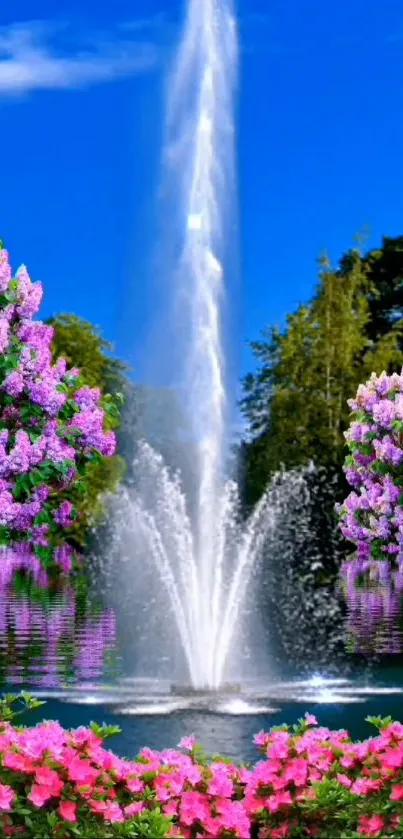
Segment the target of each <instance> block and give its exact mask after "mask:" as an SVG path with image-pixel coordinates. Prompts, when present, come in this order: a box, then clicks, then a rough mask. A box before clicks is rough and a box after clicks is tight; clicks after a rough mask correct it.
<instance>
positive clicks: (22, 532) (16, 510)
mask: <svg viewBox="0 0 403 839" xmlns="http://www.w3.org/2000/svg"><path fill="white" fill-rule="evenodd" d="M41 299H42V286H41V285H40V284H39V283H32V282H31V280H30V277H29V275H28V273H27V270H26V268H25V267H24V266H23V267H22V268H20V269H19V271H17V274H16V276H15V277H14V278H13V277H12V273H11V267H10V263H9V259H8V254H7V251H5V250H4V249H1V250H0V545H10V544H15V543H20V542H21V541H29V542H30V544H32V545H34V546H35V547H36V550H37V553H38V554H40V555H41V556H42V558H44V559H46V557H47V551H48V549H49V548H52V547H55V546H56V545H57V544H59V543H60V542H61V540H62V539H63V538H65V534H66V531H68V530H69V529H71V528H73V529H74V523H75V521H76V519H77V509H76V508H75V507H74V505H73V503H72V501H71V500H70V493H71V491H72V488H74V487H76V488H77V487H78V488H79V490H80V492H81V493H85V491H86V485H85V474H86V469H87V468H88V464H89V463H90V464H91V463H96V462H98V461H99V460H100V459H101V458H102V456H111V455H113V453H114V450H115V436H114V433H113V431H112V430H106V425H105V418H106V415H114V414H116V412H117V407H116V405H115V402H114V400H113V399H112V397H109V396H108V395H107V396H105V397H103V398H101V394H100V391H99V389H97V388H90V387H87V386H83V384H82V381H81V379H80V375H79V371H78V370H74V369H72V370H69V369H68V368H67V364H66V362H65V360H64V359H63V358H60V359H58V361H57V362H56V364H53V363H52V351H51V343H52V337H53V329H52V327H50V326H47V325H45V324H44V323H42V322H40V321H34V320H33V317H34V315H35V314H36V312H37V311H38V309H39V305H40V302H41Z"/></svg>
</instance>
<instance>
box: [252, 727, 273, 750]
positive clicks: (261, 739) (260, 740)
mask: <svg viewBox="0 0 403 839" xmlns="http://www.w3.org/2000/svg"><path fill="white" fill-rule="evenodd" d="M269 738H270V735H269V734H267V733H266V731H263V729H262V730H261V731H258V733H257V734H255V736H254V738H253V742H254V744H255V746H258V747H259V748H265V746H267V743H268V742H269Z"/></svg>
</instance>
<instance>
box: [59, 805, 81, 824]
mask: <svg viewBox="0 0 403 839" xmlns="http://www.w3.org/2000/svg"><path fill="white" fill-rule="evenodd" d="M76 811H77V804H76V803H75V802H74V801H61V802H60V804H59V813H60V815H61V817H62V819H65V820H66V821H67V822H76V821H77V816H76Z"/></svg>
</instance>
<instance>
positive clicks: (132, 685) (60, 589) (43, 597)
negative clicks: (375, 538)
mask: <svg viewBox="0 0 403 839" xmlns="http://www.w3.org/2000/svg"><path fill="white" fill-rule="evenodd" d="M378 566H379V563H378ZM379 567H380V566H379ZM365 571H366V569H362V568H357V567H353V568H349V570H348V575H347V576H348V586H347V588H346V591H347V592H348V591H349V592H350V599H348V597H347V607H348V608H347V613H346V618H345V662H344V664H345V666H344V668H341V672H340V674H337V673H335V672H334V670H335V668H334V667H333V668H332V667H331V666H330V665H331V661H329V671H330V672H332V676H329V677H327V676H326V672H327V671H326V668H325V669H323V668H322V670H321V675H319V674H318V673H316V674H315V673H314V671H312V670H311V672H308V673H307V672H303V673H302V675H301V674H299V673H298V672H297V670H296V669H295V668H294V669H293V668H290V669H289V670H288V672H287V671H286V670H285V669H284V667H283V669H282V672H281V671H280V672H279V671H277V672H276V676H275V677H273V679H272V680H271V679H270V678H266V679H264V680H261V681H260V682H259V680H249V681H247V682H245V683H244V684H242V686H241V687H242V689H241V691H240V693H239V694H238V693H237V691H233V693H231V692H227V691H225V690H224V691H223V692H221V693H220V692H219V693H217V694H216V695H210V696H203V695H199V694H194V695H192V694H188V695H186V693H183V692H182V694H181V692H180V691H179V692H177V693H173V692H172V689H171V685H170V683H169V680H165V681H164V680H163V679H159V680H155V679H154V680H153V679H145V678H143V679H140V678H135V677H134V676H133V667H132V662H131V661H130V656H127V650H126V649H125V646H126V643H125V633H124V627H123V629H122V627H120V626H119V620H118V617H119V615H117V614H116V613H115V612H114V610H113V609H112V608H111V607H110V606H109V605H108V603H107V602H105V601H104V599H103V597H102V594H95V591H96V587H91V585H90V584H89V582H88V580H87V578H86V576H85V574H84V573H81V572H80V573H78V574H76V575H74V576H69V575H66V574H61V575H60V576H59V577H56V578H55V577H52V578H51V577H50V575H49V574H47V573H46V572H45V571H44V570H43V568H42V566H41V564H40V562H39V561H38V560H37V559H35V558H33V557H32V556H31V557H30V559H27V557H21V556H12V555H8V556H7V557H4V558H3V559H2V562H1V563H0V678H1V685H2V688H3V689H7V690H10V691H11V692H16V691H19V690H21V689H26V690H29V691H30V692H32V693H34V694H35V695H37V696H39V697H40V698H43V699H44V700H45V701H46V705H45V707H44V708H41V709H39V710H38V711H36V712H34V713H32V714H30V716H29V718H27V721H28V719H29V721H30V722H35V721H36V720H39V719H40V718H42V717H43V716H44V717H45V718H47V719H55V718H57V719H59V720H60V722H61V723H62V724H63V725H65V726H67V727H72V726H77V725H85V724H88V723H89V722H90V721H91V720H96V721H105V722H107V723H114V724H116V723H118V724H119V726H120V727H121V734H120V735H118V736H117V737H116V738H115V741H114V748H115V750H116V751H117V752H118V753H120V754H122V755H128V756H129V755H134V754H135V753H137V751H138V750H139V749H140V748H141V747H142V746H144V745H149V746H150V747H153V748H157V749H158V748H162V747H174V746H176V745H177V744H178V742H179V740H180V739H181V738H182V737H183V736H184V735H185V734H190V733H194V734H195V735H196V737H197V739H198V741H199V742H201V743H202V744H203V746H204V747H205V748H206V750H207V751H209V752H212V753H214V752H217V751H220V753H222V754H225V755H227V756H229V757H232V758H236V759H243V760H247V761H252V760H254V759H255V758H256V756H257V753H256V751H255V748H254V746H253V742H252V740H253V735H254V734H255V733H256V732H257V731H259V730H260V729H262V728H264V729H267V728H270V727H271V726H273V725H278V724H279V723H282V722H286V723H294V722H296V720H297V719H298V718H299V717H301V716H303V714H304V713H305V712H307V711H309V712H311V713H314V714H315V715H316V716H317V718H318V720H319V722H320V723H321V724H323V725H326V726H329V727H331V728H348V729H349V730H350V732H351V733H352V735H353V736H354V737H359V738H361V737H365V736H368V735H369V733H370V727H369V725H368V723H366V722H365V717H366V716H367V715H378V714H380V715H382V716H386V715H389V714H390V715H391V716H392V717H394V718H397V719H398V718H400V716H401V700H402V694H403V678H402V669H401V657H400V652H401V638H402V636H401V631H400V619H401V614H400V611H399V608H400V606H401V599H400V589H399V580H397V579H394V580H393V587H392V588H393V590H391V582H392V581H391V578H390V577H387V575H386V572H385V569H384V570H383V581H382V580H381V581H380V580H379V574H378V578H377V579H374V572H373V569H372V571H370V573H371V574H372V577H371V579H370V580H369V578H368V579H365V577H364V578H363V573H364V574H365ZM367 571H368V569H367ZM344 579H346V575H344ZM353 580H354V581H355V584H354V585H353V582H352V581H353ZM368 582H370V583H371V586H370V587H369V588H368ZM352 650H354V652H352ZM322 660H323V659H322Z"/></svg>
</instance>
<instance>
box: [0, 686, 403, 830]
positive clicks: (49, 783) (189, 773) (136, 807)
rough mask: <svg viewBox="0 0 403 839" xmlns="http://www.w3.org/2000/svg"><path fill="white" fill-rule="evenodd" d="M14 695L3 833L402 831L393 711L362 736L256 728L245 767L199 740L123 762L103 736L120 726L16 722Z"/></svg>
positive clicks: (401, 736) (7, 730) (402, 765)
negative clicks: (256, 757) (256, 756)
mask: <svg viewBox="0 0 403 839" xmlns="http://www.w3.org/2000/svg"><path fill="white" fill-rule="evenodd" d="M22 700H23V701H24V702H26V703H28V706H30V705H32V703H33V701H32V700H31V699H30V698H29V697H26V696H25V695H22ZM13 702H14V703H15V702H16V699H10V698H6V699H5V700H3V703H2V705H3V708H2V709H1V708H0V712H1V710H3V718H4V721H3V723H2V724H1V727H0V759H1V765H0V814H1V815H0V819H1V822H0V824H1V827H0V831H2V833H1V835H3V836H21V837H28V836H38V837H51V836H60V837H72V836H83V837H90V836H91V837H108V836H126V837H130V836H132V837H135V836H143V837H146V836H149V837H151V836H153V837H156V839H157V837H162V836H169V837H193V839H196V837H203V836H206V837H207V836H208V837H212V838H213V839H214V837H216V839H231V837H241V838H242V839H247V837H252V836H255V837H260V839H266V837H267V839H268V838H269V837H271V839H282V837H290V838H291V839H292V838H293V837H295V839H297V837H302V836H311V837H318V839H325V837H326V838H327V839H330V837H336V836H337V837H344V838H345V839H348V837H351V839H353V837H360V836H382V837H388V836H390V837H392V836H393V837H399V836H403V725H402V724H401V723H397V722H392V720H391V719H389V718H388V719H386V720H381V719H376V718H368V719H369V721H370V722H372V723H374V724H375V725H376V726H377V728H378V734H377V736H375V737H372V738H370V739H368V740H366V741H364V742H358V743H354V742H352V740H351V738H350V736H349V734H348V732H347V731H333V732H332V731H330V730H329V729H327V728H321V727H318V726H317V721H316V719H315V717H313V716H312V715H310V714H307V715H306V717H305V719H304V720H301V721H300V722H299V723H298V725H296V726H294V727H293V728H292V729H290V728H289V727H288V726H280V727H278V728H275V729H272V731H271V732H269V733H265V732H263V731H261V732H260V733H259V734H258V735H256V737H255V743H256V745H257V746H258V747H259V749H260V750H261V752H262V753H263V760H261V761H260V762H258V763H257V764H256V765H254V766H252V767H246V766H242V765H240V766H236V765H235V764H234V763H233V762H231V761H228V760H225V759H224V758H220V757H215V758H212V759H207V757H206V756H205V755H204V754H203V752H202V751H201V749H200V747H198V746H197V745H196V744H195V741H194V738H193V737H185V738H184V739H183V740H182V741H181V743H180V749H181V750H180V751H177V750H174V749H166V750H164V751H161V752H157V751H153V750H151V749H148V748H144V749H142V750H141V752H140V753H139V755H138V756H137V758H136V759H135V760H134V761H129V760H125V759H122V758H120V757H117V756H116V755H115V754H113V753H112V752H111V751H108V750H107V749H105V747H104V744H103V740H104V739H105V737H106V736H108V735H110V734H113V733H114V732H115V731H117V729H115V728H107V727H105V726H103V727H101V726H98V725H95V724H91V726H90V727H89V728H78V729H76V730H73V731H66V730H64V729H63V728H62V727H61V726H60V725H59V723H57V722H43V723H41V724H39V725H37V726H35V727H33V728H21V727H17V726H16V725H15V723H14V722H13V719H12V716H13V708H12V703H13ZM34 704H38V703H35V701H34ZM39 704H40V703H39Z"/></svg>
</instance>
